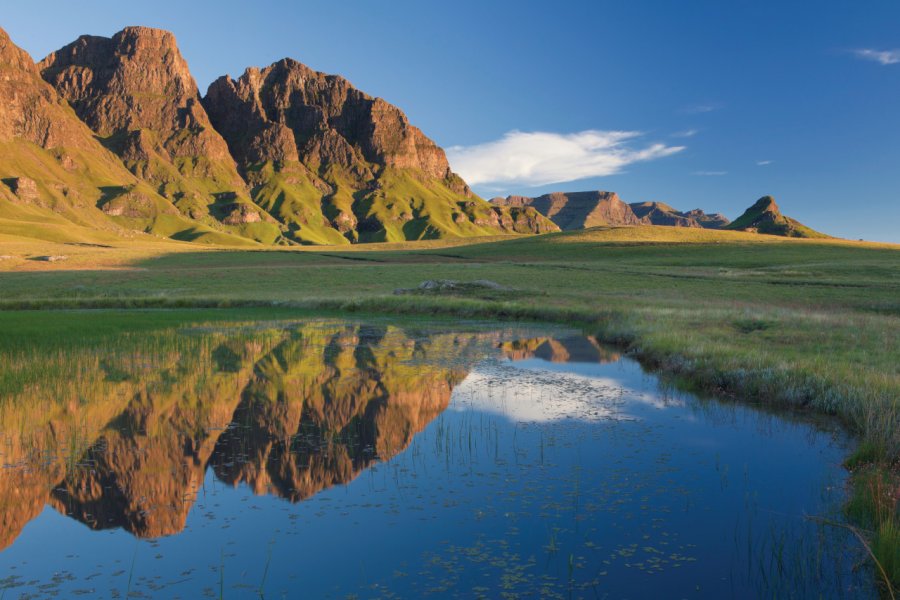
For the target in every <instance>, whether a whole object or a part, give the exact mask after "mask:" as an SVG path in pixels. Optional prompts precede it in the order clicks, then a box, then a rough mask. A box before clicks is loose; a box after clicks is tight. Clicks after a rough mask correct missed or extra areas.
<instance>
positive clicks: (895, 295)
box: [0, 227, 900, 583]
mask: <svg viewBox="0 0 900 600" xmlns="http://www.w3.org/2000/svg"><path fill="white" fill-rule="evenodd" d="M105 245H108V246H109V247H103V246H89V245H73V244H62V243H50V242H36V241H29V240H26V239H24V238H16V237H11V236H9V237H2V238H0V255H3V256H4V257H5V258H4V259H3V260H0V304H2V306H3V307H4V308H6V309H8V310H13V309H26V308H27V309H36V308H71V307H97V308H102V307H129V306H133V307H142V306H149V307H155V306H158V307H167V306H173V307H174V306H187V307H190V306H205V307H217V306H237V305H243V304H247V305H259V306H261V307H263V308H265V307H266V306H272V305H273V304H277V305H279V306H285V305H286V306H288V307H291V306H294V307H298V308H306V309H310V308H312V309H329V310H341V311H365V312H373V313H374V312H378V313H385V312H387V313H402V314H412V313H419V314H442V315H451V316H452V315H461V316H467V317H479V318H497V319H535V320H548V321H563V322H570V323H577V324H579V325H581V326H583V327H585V328H586V330H587V331H589V332H590V333H592V334H593V333H596V334H598V335H599V336H600V338H601V339H603V340H605V341H607V342H610V343H615V344H620V345H622V346H623V347H625V348H627V349H628V350H629V351H630V352H631V353H632V354H633V355H634V356H636V357H637V358H639V359H640V360H642V361H643V362H644V363H645V364H646V365H648V366H649V367H652V368H654V369H658V370H660V371H662V372H665V373H669V374H671V375H672V376H673V378H674V379H676V380H677V381H678V382H679V383H680V384H681V385H685V386H691V387H694V388H697V389H701V390H704V391H710V392H714V393H718V394H721V395H723V396H725V397H733V398H737V399H740V400H744V401H751V402H768V403H775V404H780V405H789V406H792V407H796V408H797V409H798V410H818V411H822V412H826V413H830V414H835V415H838V416H839V417H840V418H842V419H843V420H844V421H845V422H846V423H847V425H848V426H849V427H850V428H851V429H852V430H854V431H855V432H857V433H858V434H859V436H860V440H861V443H860V449H859V451H858V452H857V453H856V455H854V456H853V457H851V458H850V459H849V460H850V462H848V465H849V466H851V467H852V469H853V473H854V478H853V482H854V487H855V492H856V493H855V494H854V495H853V497H852V500H851V502H850V505H849V506H848V510H849V511H851V513H852V515H853V517H854V519H855V520H856V522H857V523H858V524H859V526H860V528H861V531H862V532H863V536H864V537H865V538H866V539H867V540H868V542H869V543H870V545H871V548H872V550H873V551H874V552H875V555H876V557H877V558H878V560H879V562H880V563H881V567H882V568H883V569H884V571H885V572H886V573H887V574H888V575H889V576H890V577H891V578H893V580H894V582H895V583H896V582H898V581H900V518H898V511H900V508H898V496H900V477H898V474H900V469H898V462H897V460H898V457H900V347H898V340H900V246H895V245H887V244H868V243H856V242H846V241H837V240H800V239H784V238H778V237H773V236H764V235H754V234H745V233H739V232H724V231H710V230H692V229H684V230H681V229H677V228H663V227H640V228H627V227H622V228H597V229H592V230H587V231H582V232H571V233H562V234H549V235H544V236H539V237H509V236H507V237H499V238H489V239H486V238H482V239H474V240H473V239H469V240H455V241H454V240H449V241H434V242H422V243H418V244H416V243H405V244H402V243H401V244H376V245H369V246H352V247H346V246H343V247H339V248H335V247H320V248H303V249H296V250H295V249H291V250H235V249H215V248H209V249H207V248H198V247H196V246H191V245H189V244H181V243H176V242H163V241H159V242H147V241H144V242H139V241H133V242H108V243H106V244H105ZM40 256H66V257H67V258H66V259H65V260H59V261H56V262H46V261H41V260H34V259H35V258H37V257H40ZM430 279H451V280H459V281H475V280H490V281H493V282H496V283H499V284H501V285H502V286H504V287H505V288H508V289H500V290H493V289H481V288H471V289H464V290H461V291H458V292H434V293H431V292H414V293H410V294H402V295H398V294H395V293H394V291H395V290H397V289H406V288H415V287H417V286H418V285H419V284H420V283H421V282H423V281H425V280H430ZM31 314H33V313H31ZM21 315H22V313H7V314H6V315H5V316H3V318H2V321H0V322H2V323H5V325H4V327H5V328H6V327H11V328H12V329H15V326H14V323H16V322H20V323H25V322H30V323H32V324H34V318H33V317H32V318H25V317H22V316H21ZM57 321H58V320H57V319H54V322H57ZM7 330H8V331H9V329H7Z"/></svg>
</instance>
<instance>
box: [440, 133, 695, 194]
mask: <svg viewBox="0 0 900 600" xmlns="http://www.w3.org/2000/svg"><path fill="white" fill-rule="evenodd" d="M641 135H642V134H641V133H640V132H637V131H599V130H594V129H589V130H587V131H580V132H578V133H568V134H563V133H550V132H543V131H534V132H525V131H511V132H509V133H507V134H506V135H504V136H503V137H502V138H500V139H499V140H495V141H493V142H486V143H484V144H476V145H474V146H453V147H451V148H449V149H448V150H447V157H448V158H449V159H450V164H451V165H452V167H453V170H454V171H456V172H457V173H459V174H460V175H461V176H462V178H463V179H465V180H466V181H467V182H468V183H470V184H471V185H479V184H499V183H507V184H520V185H531V186H538V185H547V184H551V183H562V182H565V181H574V180H576V179H586V178H588V177H603V176H606V175H615V174H616V173H620V172H621V171H622V169H624V168H625V167H627V166H628V165H630V164H633V163H637V162H644V161H648V160H654V159H657V158H662V157H664V156H670V155H672V154H675V153H676V152H680V151H682V150H684V146H666V145H665V144H660V143H654V144H649V145H647V146H645V147H643V148H637V149H635V148H632V147H630V146H629V143H631V142H634V141H635V140H636V138H639V137H640V136H641Z"/></svg>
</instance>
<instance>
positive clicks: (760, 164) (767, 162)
mask: <svg viewBox="0 0 900 600" xmlns="http://www.w3.org/2000/svg"><path fill="white" fill-rule="evenodd" d="M773 162H775V161H771V160H758V161H756V166H758V167H765V166H766V165H771V164H772V163H773Z"/></svg>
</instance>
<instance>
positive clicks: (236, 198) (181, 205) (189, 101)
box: [39, 27, 279, 242]
mask: <svg viewBox="0 0 900 600" xmlns="http://www.w3.org/2000/svg"><path fill="white" fill-rule="evenodd" d="M39 68H40V71H41V75H42V76H43V78H44V79H45V80H46V81H47V82H48V83H50V84H51V85H53V86H54V87H55V88H56V90H57V92H58V93H59V94H60V95H61V96H62V97H63V98H65V99H66V100H67V101H68V102H69V104H71V106H72V107H73V108H74V110H75V112H76V114H77V115H78V116H79V117H80V118H81V120H82V121H84V123H85V124H87V125H88V126H89V127H90V128H91V130H93V131H94V132H95V133H96V134H97V135H98V136H99V137H100V138H101V139H102V140H103V142H104V144H105V145H106V146H107V147H108V148H110V149H111V150H113V151H114V152H115V153H116V154H118V155H119V157H120V158H121V159H122V160H123V161H124V163H125V165H126V166H127V167H128V169H129V170H130V171H131V172H132V173H134V174H135V175H136V176H138V177H140V178H141V179H143V180H144V181H146V182H148V183H149V184H150V185H151V186H152V187H153V188H154V189H155V190H157V191H158V192H159V193H160V194H162V195H163V196H165V197H166V198H167V199H168V200H170V201H171V202H172V203H173V204H174V205H175V206H176V207H178V209H179V211H180V212H181V213H182V214H183V215H185V216H187V217H189V218H191V219H193V220H197V221H200V222H202V223H204V224H206V225H209V226H213V227H218V228H220V229H225V230H228V229H230V230H232V231H233V232H235V233H240V234H242V235H245V236H247V237H251V238H255V239H258V240H260V241H267V242H268V241H273V240H274V239H276V238H277V237H278V236H279V231H278V228H277V227H276V226H275V225H273V224H270V225H269V226H268V227H263V228H256V229H252V230H251V229H247V228H241V227H232V228H228V227H227V226H226V225H240V223H234V222H233V221H231V222H228V223H225V221H226V218H227V217H228V216H229V215H230V213H231V208H232V205H233V204H235V203H239V204H243V205H244V206H245V208H244V209H243V210H244V211H245V212H246V211H253V212H260V211H259V209H258V208H256V207H254V206H253V204H252V202H251V201H250V198H249V192H248V190H247V189H246V184H245V183H244V181H243V179H242V178H241V177H240V175H239V174H238V172H237V168H236V166H235V163H234V160H233V159H232V158H231V155H230V154H229V151H228V146H227V145H226V144H225V140H223V139H222V136H220V135H219V134H218V133H217V132H216V131H215V130H214V129H213V127H212V125H211V124H210V122H209V117H208V116H207V115H206V111H205V110H204V109H203V105H202V104H201V102H200V93H199V91H198V89H197V85H196V83H195V82H194V78H193V77H192V76H191V73H190V70H189V69H188V65H187V62H185V60H184V58H183V57H182V56H181V53H180V52H179V50H178V46H177V44H176V41H175V37H174V36H173V35H172V34H171V33H169V32H167V31H162V30H158V29H150V28H147V27H127V28H125V29H123V30H122V31H120V32H119V33H117V34H115V35H114V36H112V37H111V38H105V37H98V36H82V37H80V38H78V39H77V40H76V41H74V42H72V43H71V44H69V45H67V46H65V47H63V48H62V49H60V50H57V51H56V52H53V53H52V54H50V55H49V56H47V57H46V58H45V59H44V60H43V61H41V63H40V64H39ZM260 220H262V219H261V218H258V219H256V220H255V222H258V221H260Z"/></svg>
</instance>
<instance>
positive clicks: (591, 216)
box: [491, 191, 650, 231]
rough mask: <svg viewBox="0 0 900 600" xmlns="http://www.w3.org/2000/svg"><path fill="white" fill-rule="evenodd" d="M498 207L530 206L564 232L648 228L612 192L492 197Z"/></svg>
mask: <svg viewBox="0 0 900 600" xmlns="http://www.w3.org/2000/svg"><path fill="white" fill-rule="evenodd" d="M491 202H492V203H493V204H496V205H498V206H508V207H532V208H534V209H536V210H537V211H538V212H539V213H541V214H542V215H544V216H545V217H547V218H549V219H550V220H551V221H553V222H554V223H556V224H557V225H558V226H559V228H560V229H562V230H563V231H570V230H573V229H584V228H586V227H598V226H602V225H611V226H615V225H649V224H650V221H649V219H646V218H641V217H638V216H637V215H635V214H634V211H633V210H632V209H631V207H630V206H629V205H627V204H625V203H624V202H622V200H621V199H620V198H619V196H618V194H616V193H615V192H604V191H592V192H568V193H566V192H553V193H551V194H544V195H543V196H538V197H536V198H530V197H528V196H507V197H506V198H501V197H498V198H492V199H491Z"/></svg>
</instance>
